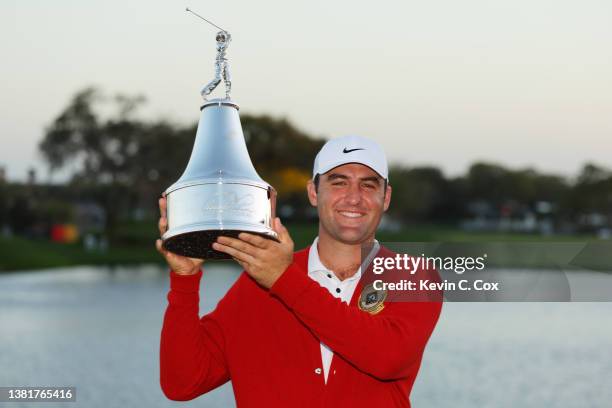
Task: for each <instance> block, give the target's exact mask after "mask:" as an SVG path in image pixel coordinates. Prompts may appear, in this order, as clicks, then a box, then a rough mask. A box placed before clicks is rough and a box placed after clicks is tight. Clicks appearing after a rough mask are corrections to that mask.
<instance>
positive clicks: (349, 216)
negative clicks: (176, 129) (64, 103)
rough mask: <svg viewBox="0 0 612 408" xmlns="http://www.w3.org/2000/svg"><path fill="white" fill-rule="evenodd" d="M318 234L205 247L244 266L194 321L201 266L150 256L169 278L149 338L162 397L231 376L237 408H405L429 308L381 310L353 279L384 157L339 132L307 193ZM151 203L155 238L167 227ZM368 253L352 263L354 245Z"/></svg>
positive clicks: (383, 183)
mask: <svg viewBox="0 0 612 408" xmlns="http://www.w3.org/2000/svg"><path fill="white" fill-rule="evenodd" d="M307 191H308V198H309V200H310V203H311V204H312V205H313V206H315V207H316V208H317V211H318V214H319V235H318V237H317V238H315V240H314V242H313V243H312V245H311V246H310V247H308V248H306V249H303V250H301V251H298V252H295V253H294V252H293V241H292V240H291V237H290V235H289V233H288V231H287V229H286V228H285V227H284V226H283V225H282V224H281V222H280V219H278V218H277V219H275V222H274V228H275V230H276V231H277V232H278V234H279V237H280V242H275V241H271V240H267V239H264V238H261V237H259V236H256V235H252V234H247V233H242V234H240V235H239V237H238V239H235V238H229V237H219V239H218V241H217V242H216V243H215V244H214V248H215V249H217V250H219V251H222V252H225V253H227V254H229V255H231V256H232V257H233V258H234V259H235V260H236V261H237V262H238V263H239V264H240V265H241V266H242V267H243V268H244V270H245V272H244V273H243V274H242V275H241V276H240V278H239V279H238V280H237V281H236V283H235V284H234V285H233V286H232V288H231V289H230V290H229V292H228V293H227V294H226V295H225V296H224V297H223V299H221V301H220V302H219V304H218V305H217V307H216V309H215V310H214V311H213V312H211V313H210V314H207V315H205V316H203V317H199V315H198V310H199V305H198V303H199V286H200V285H199V283H200V278H201V276H202V270H201V266H202V261H201V260H198V259H191V258H185V257H180V256H178V255H176V254H172V253H170V252H167V251H164V250H163V249H162V248H161V241H160V240H158V241H157V248H158V250H159V251H160V252H161V253H162V255H163V256H164V257H165V258H166V261H167V262H168V264H169V266H170V268H171V272H170V292H169V294H168V301H169V304H168V308H167V310H166V314H165V317H164V324H163V329H162V335H161V352H160V376H161V386H162V389H163V391H164V393H165V395H166V396H167V397H168V398H170V399H173V400H190V399H193V398H195V397H197V396H199V395H201V394H203V393H206V392H208V391H210V390H212V389H214V388H216V387H218V386H219V385H221V384H223V383H225V382H227V381H229V380H231V381H232V386H233V390H234V394H235V397H236V403H237V406H238V407H261V406H267V407H349V406H350V407H374V406H375V407H385V408H389V407H410V401H409V395H410V391H411V389H412V385H413V383H414V380H415V378H416V375H417V372H418V369H419V366H420V363H421V358H422V355H423V351H424V349H425V345H426V343H427V341H428V339H429V337H430V335H431V333H432V331H433V329H434V326H435V324H436V322H437V319H438V316H439V314H440V308H441V304H440V303H439V302H414V303H413V302H401V301H398V302H388V301H387V302H385V299H386V295H385V294H379V293H377V292H376V291H374V292H373V291H372V290H371V289H368V288H367V287H366V285H365V284H364V280H363V279H362V277H363V276H364V275H365V271H367V270H368V268H370V269H371V265H370V261H371V259H372V258H373V257H374V256H381V255H383V256H385V255H389V254H390V252H389V251H388V250H386V249H385V248H382V247H381V246H380V245H379V244H378V242H377V241H376V239H375V232H376V229H377V227H378V224H379V223H380V219H381V217H382V215H383V213H384V211H386V210H387V208H388V207H389V203H390V201H391V186H390V185H389V182H388V168H387V160H386V157H385V154H384V152H383V150H382V148H381V147H380V146H379V145H378V144H377V143H375V142H374V141H372V140H369V139H366V138H363V137H358V136H347V137H340V138H335V139H332V140H330V141H329V142H327V143H326V144H325V145H324V146H323V148H322V149H321V151H320V152H319V153H318V155H317V157H316V159H315V163H314V168H313V179H312V180H310V181H309V182H308V185H307ZM165 206H166V203H165V199H163V198H162V199H160V211H161V218H160V221H159V229H160V233H161V234H163V233H164V232H165V230H166V228H167V220H166V218H165V211H166V207H165ZM363 247H365V248H371V249H370V250H369V253H368V254H367V256H365V259H362V254H361V252H362V248H363Z"/></svg>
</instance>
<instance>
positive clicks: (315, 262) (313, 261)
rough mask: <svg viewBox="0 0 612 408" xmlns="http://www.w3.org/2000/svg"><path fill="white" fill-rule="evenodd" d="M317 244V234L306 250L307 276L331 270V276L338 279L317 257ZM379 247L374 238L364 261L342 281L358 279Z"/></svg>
mask: <svg viewBox="0 0 612 408" xmlns="http://www.w3.org/2000/svg"><path fill="white" fill-rule="evenodd" d="M318 244H319V237H318V236H317V237H316V238H315V239H314V241H313V243H312V245H311V246H310V250H309V251H308V276H310V277H313V276H315V275H316V274H318V273H329V272H332V276H333V278H335V279H338V278H337V277H336V275H335V274H334V273H333V271H330V270H329V269H327V268H326V267H325V265H323V263H322V262H321V258H319V249H318V248H317V246H318ZM379 249H380V244H379V243H378V241H377V240H376V239H375V240H374V245H372V249H371V250H370V253H369V254H368V256H367V257H366V259H365V260H364V262H362V264H361V266H360V267H359V269H358V270H357V272H356V273H355V274H354V275H353V276H351V277H350V278H347V279H345V280H344V281H349V282H350V281H353V280H358V279H359V278H361V271H362V269H364V267H366V268H367V267H368V265H370V262H371V261H372V258H373V257H374V255H376V253H377V252H378V250H379Z"/></svg>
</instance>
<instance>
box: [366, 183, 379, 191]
mask: <svg viewBox="0 0 612 408" xmlns="http://www.w3.org/2000/svg"><path fill="white" fill-rule="evenodd" d="M363 187H364V188H367V189H369V190H370V189H374V188H376V186H375V185H374V184H370V183H366V184H364V185H363Z"/></svg>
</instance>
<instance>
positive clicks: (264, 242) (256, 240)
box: [238, 232, 270, 249]
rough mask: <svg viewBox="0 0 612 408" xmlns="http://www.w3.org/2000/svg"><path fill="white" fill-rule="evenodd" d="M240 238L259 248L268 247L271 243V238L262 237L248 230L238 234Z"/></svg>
mask: <svg viewBox="0 0 612 408" xmlns="http://www.w3.org/2000/svg"><path fill="white" fill-rule="evenodd" d="M238 239H240V240H242V241H246V242H248V243H249V244H251V245H253V246H255V247H257V248H262V249H265V248H267V247H268V245H269V244H270V240H269V239H266V238H263V237H260V236H259V235H255V234H249V233H247V232H241V233H240V234H238Z"/></svg>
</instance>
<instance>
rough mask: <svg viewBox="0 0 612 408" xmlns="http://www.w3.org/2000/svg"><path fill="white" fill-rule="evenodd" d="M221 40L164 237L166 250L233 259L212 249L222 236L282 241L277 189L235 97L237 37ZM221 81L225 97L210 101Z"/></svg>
mask: <svg viewBox="0 0 612 408" xmlns="http://www.w3.org/2000/svg"><path fill="white" fill-rule="evenodd" d="M188 11H189V10H188ZM216 41H217V57H216V59H215V78H214V79H213V80H212V81H211V82H210V83H208V84H207V85H206V86H205V87H204V88H203V89H202V91H201V94H202V97H203V98H204V101H205V103H204V105H203V106H202V108H201V114H200V121H199V123H198V130H197V133H196V138H195V143H194V146H193V150H192V152H191V157H190V159H189V163H187V168H186V169H185V172H184V173H183V175H182V176H181V177H180V178H179V179H178V181H177V182H176V183H174V184H172V185H171V186H170V187H168V189H167V190H166V198H167V207H168V212H167V217H168V231H166V233H165V234H164V235H163V236H162V241H163V246H164V248H165V249H167V250H169V251H171V252H174V253H176V254H179V255H183V256H188V257H192V258H203V259H228V258H230V256H229V255H227V254H225V253H223V252H219V251H216V250H214V249H212V243H213V242H215V240H216V238H217V237H218V236H219V235H225V236H233V237H236V236H238V234H239V233H240V232H250V233H254V234H258V235H261V236H263V237H266V238H269V239H274V240H278V236H277V234H276V232H275V231H274V230H273V229H272V222H273V220H274V217H275V213H276V191H275V190H274V188H273V187H272V186H271V185H269V184H268V183H266V182H265V181H264V180H262V179H261V177H259V175H258V174H257V172H256V171H255V168H254V167H253V164H252V163H251V158H250V157H249V152H248V151H247V148H246V143H245V140H244V135H243V133H242V126H241V124H240V117H239V116H238V105H237V104H236V103H235V102H233V101H232V100H231V98H230V91H231V76H230V71H229V63H228V61H227V58H226V55H225V52H226V50H227V47H228V45H229V43H230V41H231V35H230V34H229V33H228V32H227V31H225V30H222V31H220V32H218V33H217V35H216ZM221 81H223V82H224V84H225V91H226V92H225V98H217V99H211V100H208V99H207V98H208V96H209V95H210V93H211V92H212V91H213V90H214V89H215V88H216V87H217V85H219V83H220V82H221Z"/></svg>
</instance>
